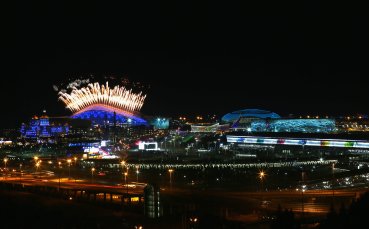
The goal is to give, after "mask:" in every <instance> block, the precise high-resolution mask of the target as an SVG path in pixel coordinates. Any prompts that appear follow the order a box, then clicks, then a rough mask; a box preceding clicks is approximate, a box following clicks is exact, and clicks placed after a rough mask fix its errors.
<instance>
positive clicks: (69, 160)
mask: <svg viewBox="0 0 369 229" xmlns="http://www.w3.org/2000/svg"><path fill="white" fill-rule="evenodd" d="M67 162H68V167H69V169H68V170H69V176H68V180H70V163H71V162H72V160H71V159H68V160H67Z"/></svg>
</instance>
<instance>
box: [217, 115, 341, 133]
mask: <svg viewBox="0 0 369 229" xmlns="http://www.w3.org/2000/svg"><path fill="white" fill-rule="evenodd" d="M222 121H223V122H226V123H231V127H230V129H231V130H232V131H244V132H249V133H250V132H298V133H333V132H337V127H336V122H335V119H329V118H311V119H309V118H306V119H301V118H281V117H280V116H279V115H278V114H276V113H274V112H270V111H265V110H258V109H245V110H240V111H235V112H231V113H229V114H226V115H224V116H223V118H222Z"/></svg>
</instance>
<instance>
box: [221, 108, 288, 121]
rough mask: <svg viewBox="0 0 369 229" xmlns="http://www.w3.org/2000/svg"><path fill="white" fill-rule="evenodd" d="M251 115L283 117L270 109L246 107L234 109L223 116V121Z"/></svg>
mask: <svg viewBox="0 0 369 229" xmlns="http://www.w3.org/2000/svg"><path fill="white" fill-rule="evenodd" d="M242 117H250V118H272V119H273V118H281V116H279V115H278V114H276V113H274V112H270V111H265V110H259V109H245V110H239V111H233V112H231V113H228V114H226V115H224V116H223V117H222V121H223V122H227V123H229V122H235V121H237V120H238V119H239V118H242Z"/></svg>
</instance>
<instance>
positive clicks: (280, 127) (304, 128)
mask: <svg viewBox="0 0 369 229" xmlns="http://www.w3.org/2000/svg"><path fill="white" fill-rule="evenodd" d="M335 130H336V122H335V121H334V120H333V119H274V120H254V121H252V122H251V131H253V132H304V133H316V132H322V133H331V132H334V131H335Z"/></svg>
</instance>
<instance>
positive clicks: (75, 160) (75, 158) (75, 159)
mask: <svg viewBox="0 0 369 229" xmlns="http://www.w3.org/2000/svg"><path fill="white" fill-rule="evenodd" d="M77 160H78V158H77V157H74V165H75V166H77Z"/></svg>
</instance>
